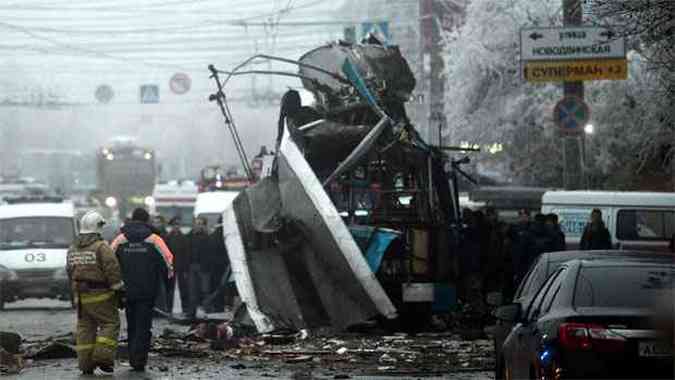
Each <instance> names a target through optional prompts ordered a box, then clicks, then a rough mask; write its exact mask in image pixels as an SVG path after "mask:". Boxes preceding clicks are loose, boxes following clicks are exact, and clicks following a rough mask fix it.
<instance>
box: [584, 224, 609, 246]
mask: <svg viewBox="0 0 675 380" xmlns="http://www.w3.org/2000/svg"><path fill="white" fill-rule="evenodd" d="M579 249H581V250H584V251H586V250H594V249H612V237H611V236H610V234H609V230H608V229H607V227H605V224H604V223H599V224H598V225H597V226H594V225H593V224H592V223H588V224H587V225H586V228H584V234H583V235H582V236H581V242H579Z"/></svg>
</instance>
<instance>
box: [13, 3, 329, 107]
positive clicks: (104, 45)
mask: <svg viewBox="0 0 675 380" xmlns="http://www.w3.org/2000/svg"><path fill="white" fill-rule="evenodd" d="M341 4H342V1H341V0H96V1H91V0H16V1H12V0H5V1H4V2H3V3H2V4H0V30H2V36H3V38H2V42H1V43H0V52H1V54H0V57H1V58H0V89H2V97H3V98H6V97H7V96H21V95H22V94H24V93H25V91H26V90H27V89H26V87H29V88H30V87H34V86H36V83H41V84H42V87H44V88H48V89H50V90H52V91H53V92H55V93H56V94H58V95H61V96H65V97H66V98H67V99H68V100H70V101H77V102H93V101H95V99H94V96H93V94H94V91H95V88H96V87H97V86H98V85H99V84H104V83H106V84H109V85H111V86H112V87H113V89H114V91H115V100H114V101H115V102H136V101H137V100H138V86H139V85H141V84H145V83H153V84H158V85H159V86H160V89H161V92H162V95H164V96H162V98H163V99H164V100H166V101H177V102H181V103H184V102H186V101H201V99H203V95H204V94H205V93H207V92H208V91H209V89H210V88H211V86H210V83H209V81H208V72H207V70H206V66H207V65H208V64H211V63H213V64H215V65H216V66H217V67H219V68H223V69H227V68H231V67H233V66H234V65H236V64H237V63H238V62H240V61H242V60H243V59H245V58H246V57H248V56H250V55H252V54H254V53H255V52H256V51H258V52H265V53H272V54H277V55H282V56H285V57H291V58H297V57H298V56H299V55H300V54H301V53H302V52H303V51H306V50H308V49H309V48H311V47H314V46H316V45H317V44H319V43H323V42H327V41H329V40H334V39H336V38H339V37H340V36H341V31H342V25H339V24H335V23H334V22H335V21H337V19H336V11H337V10H338V9H339V7H340V6H341ZM277 22H278V23H279V24H278V25H277V26H275V25H276V24H277ZM307 22H312V23H316V24H314V25H298V24H299V23H300V24H304V23H307ZM322 22H329V23H327V24H323V23H322ZM289 24H291V25H289ZM175 72H185V73H188V74H189V75H190V76H191V77H192V78H193V85H194V87H193V91H191V92H190V93H189V94H188V95H185V96H183V97H182V98H181V99H172V97H171V96H170V94H169V93H168V92H169V91H168V80H169V78H170V77H171V75H172V74H173V73H175ZM266 81H267V79H265V80H263V79H260V78H259V79H257V83H256V85H257V86H262V85H263V84H266ZM251 83H252V82H251V79H250V78H248V79H246V80H244V82H243V84H246V87H250V85H251ZM237 84H238V85H242V81H238V83H237Z"/></svg>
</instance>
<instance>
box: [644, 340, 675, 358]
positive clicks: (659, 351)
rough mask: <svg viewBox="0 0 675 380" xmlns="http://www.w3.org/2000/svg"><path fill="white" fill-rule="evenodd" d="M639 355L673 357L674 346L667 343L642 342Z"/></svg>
mask: <svg viewBox="0 0 675 380" xmlns="http://www.w3.org/2000/svg"><path fill="white" fill-rule="evenodd" d="M638 354H639V355H640V356H642V357H664V356H673V345H672V344H671V343H666V342H640V343H639V344H638Z"/></svg>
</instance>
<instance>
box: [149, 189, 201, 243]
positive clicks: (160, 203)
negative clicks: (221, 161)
mask: <svg viewBox="0 0 675 380" xmlns="http://www.w3.org/2000/svg"><path fill="white" fill-rule="evenodd" d="M198 193H199V189H198V187H197V184H195V183H194V182H192V181H170V182H168V183H159V184H156V185H155V189H154V190H153V192H152V198H151V200H150V202H149V203H150V204H149V205H148V206H149V207H150V211H151V213H152V214H153V215H155V214H156V215H161V216H163V217H164V218H165V219H166V220H167V221H170V220H171V219H173V218H175V217H179V218H180V228H181V230H182V231H183V233H187V232H188V231H189V230H190V227H191V226H192V216H193V215H194V210H195V204H196V202H197V194H198Z"/></svg>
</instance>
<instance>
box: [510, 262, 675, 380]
mask: <svg viewBox="0 0 675 380" xmlns="http://www.w3.org/2000/svg"><path fill="white" fill-rule="evenodd" d="M674 280H675V264H673V263H672V262H671V263H664V262H663V261H662V260H658V259H656V260H654V259H648V258H644V259H642V260H637V259H635V260H620V259H611V258H610V259H599V260H573V261H569V262H566V263H564V264H562V265H560V266H559V268H558V269H556V270H555V271H554V273H553V274H552V275H551V276H550V277H548V279H547V280H546V281H545V282H544V284H543V285H542V286H541V287H540V289H539V291H538V292H537V293H536V295H535V296H534V298H533V299H532V301H531V302H529V303H528V305H527V307H523V306H522V305H521V304H511V305H507V306H503V307H501V308H499V309H498V310H497V317H498V318H499V319H501V320H504V321H508V322H514V323H515V326H514V328H513V330H512V331H511V333H510V334H509V336H508V337H507V338H506V341H505V342H504V346H503V358H504V366H505V371H504V373H505V377H506V378H507V379H535V378H536V379H570V378H571V379H577V378H603V379H608V378H611V379H617V378H639V379H645V378H669V379H670V378H673V342H672V339H671V338H669V337H668V335H667V334H666V333H665V332H664V331H660V330H658V329H657V327H656V326H657V324H656V319H655V310H656V308H657V307H656V306H657V303H658V302H662V300H663V299H664V295H666V296H667V297H666V298H665V299H669V300H670V301H671V302H672V300H673V298H672V291H673V284H674Z"/></svg>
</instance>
